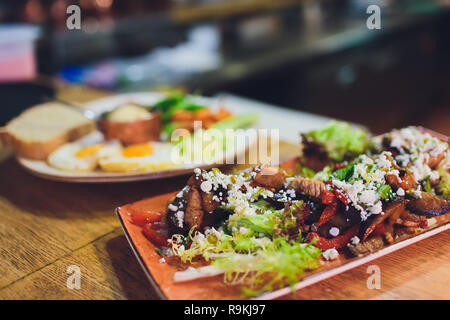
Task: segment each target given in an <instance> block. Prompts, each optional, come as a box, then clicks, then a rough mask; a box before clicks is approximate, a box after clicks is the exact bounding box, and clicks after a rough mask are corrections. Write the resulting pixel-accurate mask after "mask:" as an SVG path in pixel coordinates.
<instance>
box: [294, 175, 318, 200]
mask: <svg viewBox="0 0 450 320" xmlns="http://www.w3.org/2000/svg"><path fill="white" fill-rule="evenodd" d="M288 189H294V190H295V192H298V193H301V194H304V195H307V196H309V197H311V198H313V199H314V200H320V199H321V196H322V191H323V190H325V184H324V183H323V182H322V181H319V180H315V179H311V178H302V177H296V178H294V179H293V180H291V181H290V182H289V185H288Z"/></svg>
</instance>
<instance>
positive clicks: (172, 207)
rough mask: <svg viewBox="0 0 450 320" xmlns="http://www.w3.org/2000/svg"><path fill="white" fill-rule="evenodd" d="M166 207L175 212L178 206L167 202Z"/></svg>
mask: <svg viewBox="0 0 450 320" xmlns="http://www.w3.org/2000/svg"><path fill="white" fill-rule="evenodd" d="M167 208H169V210H170V211H173V212H175V211H177V210H178V207H177V206H176V205H173V204H172V203H171V204H169V205H168V206H167Z"/></svg>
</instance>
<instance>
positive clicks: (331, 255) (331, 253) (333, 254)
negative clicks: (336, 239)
mask: <svg viewBox="0 0 450 320" xmlns="http://www.w3.org/2000/svg"><path fill="white" fill-rule="evenodd" d="M322 256H323V257H324V258H325V259H326V260H328V261H331V260H335V259H337V257H339V252H338V251H337V250H336V249H335V248H331V249H328V250H326V251H324V252H323V253H322Z"/></svg>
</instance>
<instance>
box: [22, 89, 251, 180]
mask: <svg viewBox="0 0 450 320" xmlns="http://www.w3.org/2000/svg"><path fill="white" fill-rule="evenodd" d="M164 97H165V95H164V94H163V93H155V92H142V93H131V94H120V95H114V96H111V97H107V98H102V99H98V100H94V101H91V102H89V103H87V104H85V106H86V108H87V109H89V110H92V111H93V112H95V113H96V114H101V113H103V112H106V111H111V110H113V109H114V108H116V107H118V106H120V105H122V104H125V103H127V102H135V103H138V104H143V105H153V104H155V103H156V102H157V101H159V100H161V99H163V98H164ZM193 100H194V101H195V102H196V103H199V104H202V105H206V106H209V107H210V108H211V109H213V110H214V109H217V108H218V106H219V100H218V99H213V98H206V97H197V96H195V97H193ZM255 143H256V138H253V137H252V136H249V139H248V140H246V144H245V146H242V147H241V148H240V149H238V150H236V152H235V154H234V156H235V157H239V156H241V155H243V154H244V153H245V151H246V150H247V148H248V147H249V146H251V145H253V144H255ZM228 156H229V155H225V157H228ZM17 161H18V162H19V164H20V165H21V166H22V167H23V168H25V169H26V170H27V171H28V172H30V173H31V174H33V175H36V176H38V177H41V178H44V179H48V180H55V181H62V182H88V183H103V182H128V181H139V180H152V179H161V178H167V177H173V176H179V175H184V174H188V173H191V172H193V170H194V169H195V168H202V169H210V168H213V167H217V166H219V165H218V164H217V163H212V164H204V165H202V164H200V165H198V164H197V165H184V166H182V167H177V168H173V169H165V170H162V171H151V172H138V173H110V172H102V171H93V172H83V173H82V172H69V171H63V170H58V169H56V168H53V167H51V166H49V165H48V164H47V162H45V161H38V160H30V159H26V158H21V157H18V158H17Z"/></svg>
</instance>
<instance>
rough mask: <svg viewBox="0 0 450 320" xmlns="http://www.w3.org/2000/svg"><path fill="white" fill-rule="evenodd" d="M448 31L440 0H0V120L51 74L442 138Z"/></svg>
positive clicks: (446, 123)
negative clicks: (373, 20) (76, 23)
mask: <svg viewBox="0 0 450 320" xmlns="http://www.w3.org/2000/svg"><path fill="white" fill-rule="evenodd" d="M73 4H74V5H77V6H78V7H79V8H80V9H81V29H79V30H76V29H75V30H69V29H68V27H67V24H66V22H67V19H68V17H69V16H70V15H71V14H70V13H67V8H68V7H69V6H70V5H73ZM371 4H376V5H378V6H379V7H380V8H381V29H380V30H376V29H375V30H369V29H368V28H367V26H366V20H367V18H368V17H369V14H367V13H366V9H367V7H368V6H369V5H371ZM449 31H450V0H427V1H425V0H397V1H394V0H276V1H275V0H78V1H69V0H14V1H11V0H0V101H2V103H1V106H0V108H1V116H0V125H3V124H4V123H5V122H6V121H8V120H9V119H10V118H11V117H13V116H14V115H17V114H18V113H19V112H20V111H21V110H23V109H24V108H26V107H28V106H30V105H32V104H35V103H38V102H41V101H43V100H45V99H49V98H51V97H52V96H53V95H54V94H55V87H56V85H55V83H57V84H59V85H65V86H72V85H73V86H76V87H77V88H85V87H86V86H87V87H90V88H96V89H99V90H105V91H110V92H131V91H143V90H159V89H164V88H167V87H172V86H176V87H181V88H185V89H186V90H188V91H190V92H196V93H200V94H204V95H215V94H218V93H221V92H228V93H234V94H237V95H241V96H244V97H247V98H250V99H256V100H260V101H264V102H267V103H271V104H274V105H279V106H283V107H287V108H291V109H296V110H303V111H308V112H312V113H316V114H321V115H326V116H331V117H337V118H339V119H344V120H348V121H354V122H358V123H362V124H364V125H366V126H367V127H368V128H369V129H371V130H372V131H373V132H375V133H380V132H383V131H386V130H389V129H391V128H393V127H400V126H404V125H408V124H420V125H423V126H427V127H429V128H432V129H435V130H437V131H440V132H442V133H445V134H447V135H450V59H449V57H450V42H449V36H448V34H449ZM80 94H83V90H82V89H81V90H80ZM280 125H282V124H280ZM299 129H301V128H299Z"/></svg>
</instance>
